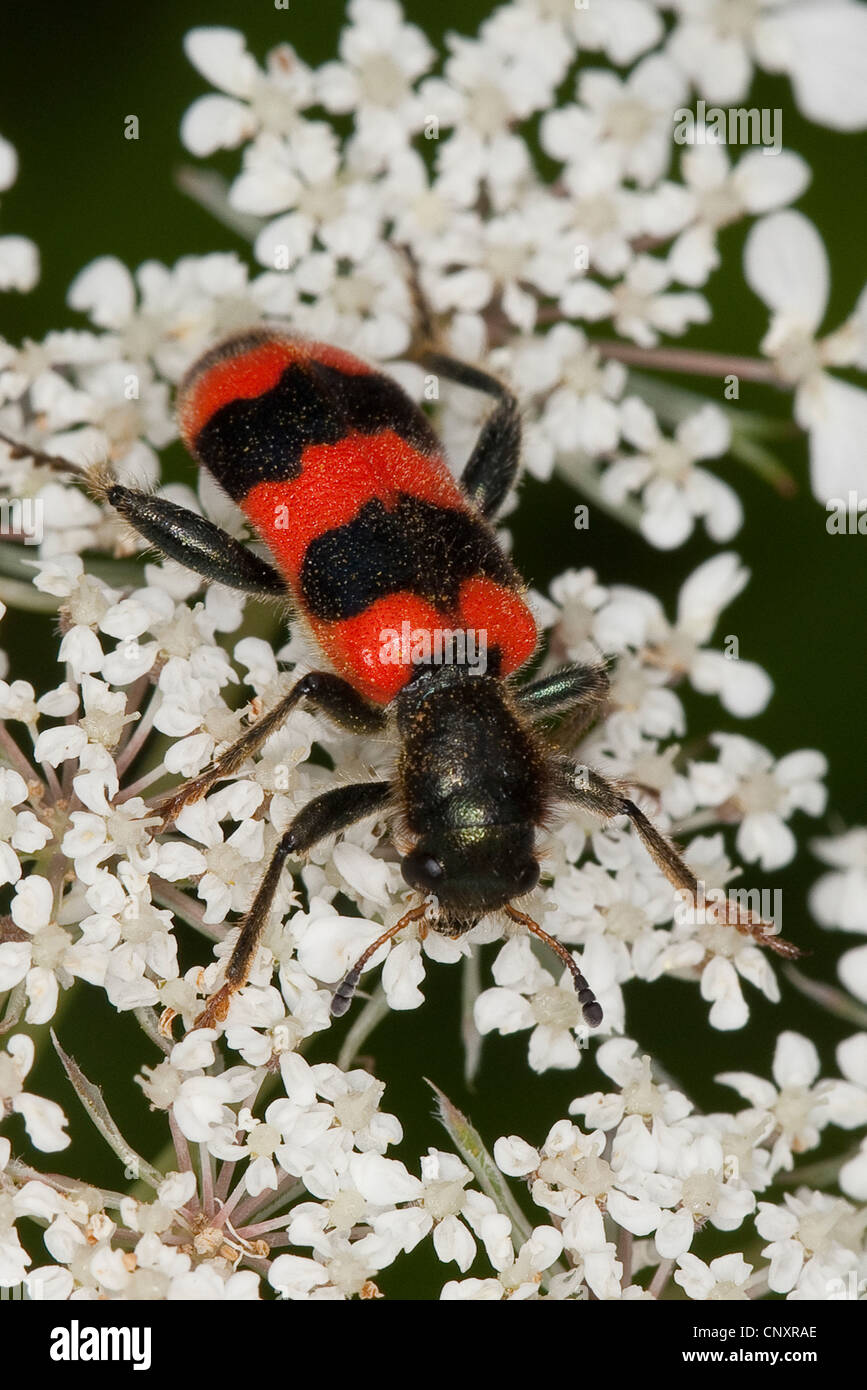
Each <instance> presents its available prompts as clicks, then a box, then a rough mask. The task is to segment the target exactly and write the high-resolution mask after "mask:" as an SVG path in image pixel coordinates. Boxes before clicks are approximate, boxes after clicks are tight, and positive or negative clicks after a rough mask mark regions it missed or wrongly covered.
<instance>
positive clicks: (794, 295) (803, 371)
mask: <svg viewBox="0 0 867 1390" xmlns="http://www.w3.org/2000/svg"><path fill="white" fill-rule="evenodd" d="M862 13H863V12H862ZM864 18H865V21H867V14H865V15H864ZM865 38H867V32H865ZM744 271H745V275H746V279H747V283H748V284H749V285H750V287H751V288H752V289H753V291H754V292H755V293H756V294H757V295H758V296H759V298H760V299H762V300H763V301H764V302H765V304H767V306H768V308H769V309H770V310H771V311H772V317H771V323H770V327H769V329H768V332H767V334H766V335H765V337H764V339H763V340H762V345H761V346H762V352H764V353H765V354H766V355H767V356H768V357H770V358H772V359H773V362H774V364H775V366H776V369H777V372H778V374H779V376H780V378H781V380H782V381H784V382H785V383H787V384H788V385H789V386H792V387H794V388H795V418H796V419H797V421H798V424H799V425H801V426H802V428H803V429H805V430H807V431H808V432H809V435H810V477H811V481H812V485H813V493H814V495H815V496H816V497H817V498H818V499H819V501H820V502H822V503H824V504H825V505H827V504H828V503H829V501H830V500H831V499H832V498H843V499H844V500H845V499H846V497H847V494H848V492H849V490H850V489H854V490H856V491H857V492H858V493H859V495H861V496H863V495H864V494H865V493H867V470H865V467H864V460H863V450H862V448H861V440H862V439H863V436H864V430H865V428H867V391H864V390H862V389H861V388H860V387H858V386H852V385H851V384H850V383H849V382H846V381H841V380H840V379H839V378H838V377H835V376H831V375H829V374H828V372H827V371H826V370H825V369H826V368H827V367H845V366H852V365H858V366H860V367H862V368H863V367H864V366H865V365H867V323H865V295H864V294H863V293H862V297H861V299H860V300H859V302H858V306H857V309H856V312H855V314H854V315H853V316H852V317H851V318H850V319H848V320H847V321H846V323H844V324H843V325H842V327H841V328H839V329H837V330H836V332H834V333H831V334H830V335H829V336H828V337H826V338H822V339H819V338H818V337H817V333H818V330H819V327H820V325H821V323H822V320H823V318H824V316H825V310H826V308H827V305H828V296H829V268H828V257H827V254H826V252H825V247H824V244H823V242H822V238H821V237H820V235H819V233H818V232H817V231H816V228H815V227H814V226H813V224H812V222H810V221H808V220H807V218H806V217H804V216H803V215H802V214H801V213H799V212H776V213H772V214H771V216H770V217H763V218H762V219H761V220H760V221H759V222H757V223H756V225H755V226H754V227H753V228H752V230H751V231H750V235H749V237H748V238H747V244H746V247H745V249H744Z"/></svg>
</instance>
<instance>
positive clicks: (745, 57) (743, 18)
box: [667, 0, 867, 130]
mask: <svg viewBox="0 0 867 1390" xmlns="http://www.w3.org/2000/svg"><path fill="white" fill-rule="evenodd" d="M669 8H674V9H676V10H677V11H678V12H679V13H680V14H681V15H682V16H683V19H682V20H681V22H680V23H679V24H678V25H677V27H676V28H675V31H674V33H673V34H672V36H671V39H670V40H669V42H668V45H667V48H668V53H669V54H670V56H671V57H672V58H674V59H675V61H676V62H677V63H679V64H680V65H681V67H682V68H683V70H684V71H685V72H686V73H688V74H689V76H690V77H691V78H692V80H693V82H694V84H695V86H696V87H697V88H698V90H699V91H701V92H702V93H703V95H704V96H705V97H707V98H708V100H709V101H710V102H717V103H720V104H725V105H728V104H729V103H731V102H738V101H740V100H741V99H742V98H744V97H746V95H747V92H748V90H749V87H750V82H751V79H752V65H753V62H756V63H757V64H758V65H759V66H760V67H763V68H766V69H767V70H768V71H770V72H784V73H787V74H788V76H789V77H790V78H791V80H792V87H793V88H794V93H795V100H796V102H797V104H798V106H799V108H800V110H801V111H803V112H804V114H805V115H806V116H808V117H809V118H810V119H811V120H813V121H819V122H821V123H822V124H823V125H829V126H833V127H834V128H835V129H837V130H858V129H860V128H861V127H862V126H864V125H867V104H865V99H864V87H863V83H861V82H860V81H859V77H858V74H859V72H861V71H863V63H862V59H863V55H864V53H865V51H867V16H865V14H864V10H863V7H862V6H860V5H857V4H854V3H852V0H758V3H757V4H750V5H739V6H737V7H733V6H732V5H731V4H730V3H729V0H707V3H700V4H696V0H672V4H671V5H670V6H669Z"/></svg>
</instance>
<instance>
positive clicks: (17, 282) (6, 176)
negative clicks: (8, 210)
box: [0, 135, 39, 291]
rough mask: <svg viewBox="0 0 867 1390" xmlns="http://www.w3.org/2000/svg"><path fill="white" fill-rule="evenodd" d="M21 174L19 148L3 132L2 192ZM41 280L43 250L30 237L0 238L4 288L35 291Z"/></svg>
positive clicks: (0, 150)
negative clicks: (4, 136) (40, 258)
mask: <svg viewBox="0 0 867 1390" xmlns="http://www.w3.org/2000/svg"><path fill="white" fill-rule="evenodd" d="M17 176H18V156H17V154H16V152H15V149H14V147H13V146H12V145H10V143H9V141H8V140H5V139H4V138H3V136H2V135H0V192H5V190H6V189H7V188H11V187H12V184H13V183H14V182H15V180H16V178H17ZM38 279H39V251H38V248H37V247H36V246H35V245H34V243H33V242H32V241H31V240H30V238H29V237H25V236H2V237H0V290H24V291H26V290H32V289H33V286H34V285H35V284H36V282H37V280H38Z"/></svg>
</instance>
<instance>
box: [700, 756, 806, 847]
mask: <svg viewBox="0 0 867 1390" xmlns="http://www.w3.org/2000/svg"><path fill="white" fill-rule="evenodd" d="M711 742H712V743H713V744H715V745H716V747H717V748H718V749H719V759H718V761H717V762H716V763H694V764H693V767H692V771H691V780H692V783H693V786H694V788H695V791H696V795H697V798H698V800H699V802H700V803H701V804H703V805H706V806H711V805H714V806H719V805H722V804H724V803H725V804H728V805H730V806H731V808H732V810H733V811H734V812H736V814H737V815H739V816H740V817H741V818H742V819H741V823H740V826H739V827H738V833H737V838H736V844H737V849H738V853H739V854H740V855H742V856H743V858H744V859H747V860H749V861H751V862H752V861H755V862H757V863H758V864H759V866H760V867H761V868H762V869H765V870H767V869H777V868H780V867H781V866H782V865H783V864H788V863H789V861H790V860H791V859H792V858H793V856H794V854H795V849H796V844H795V837H794V835H793V833H792V831H791V830H790V829H789V826H788V825H787V823H786V822H787V821H788V819H789V817H790V816H791V815H792V813H793V812H794V811H796V810H799V811H804V812H805V813H806V814H807V815H808V816H819V815H821V814H822V812H823V810H824V809H825V801H826V797H827V793H826V790H825V788H824V786H823V785H822V783H821V781H820V779H821V778H822V777H823V776H824V775H825V772H826V770H827V762H826V760H825V758H824V757H823V756H822V754H821V753H819V752H816V751H815V750H814V749H806V748H805V749H802V750H801V751H800V752H797V753H789V754H787V755H786V757H784V758H781V759H780V760H779V762H777V763H776V764H775V762H774V759H773V757H772V756H771V754H770V753H769V752H768V751H767V749H765V748H762V747H761V746H760V745H759V744H758V743H755V742H754V741H753V740H752V739H748V738H744V737H743V736H742V735H741V734H714V735H712V737H711Z"/></svg>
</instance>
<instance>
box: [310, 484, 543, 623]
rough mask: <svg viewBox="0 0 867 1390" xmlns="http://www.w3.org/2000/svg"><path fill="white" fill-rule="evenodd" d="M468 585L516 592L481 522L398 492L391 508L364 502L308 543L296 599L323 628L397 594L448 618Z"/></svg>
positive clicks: (514, 577) (510, 570)
mask: <svg viewBox="0 0 867 1390" xmlns="http://www.w3.org/2000/svg"><path fill="white" fill-rule="evenodd" d="M475 578H479V579H492V580H494V581H495V582H496V583H498V584H505V585H507V586H508V587H510V588H517V587H518V586H519V585H520V580H519V578H518V576H517V574H516V572H515V570H514V569H513V568H512V565H511V563H510V561H509V560H508V559H507V558H506V556H505V555H504V554H503V552H502V551H501V549H500V547H499V546H498V545H497V542H496V540H495V538H494V535H493V533H492V532H491V531H490V530H489V529H488V527H487V526H486V525H485V523H484V522H483V521H480V520H479V519H478V518H477V517H476V516H473V515H472V514H471V513H470V512H464V511H459V510H458V509H457V508H453V507H438V506H436V505H435V504H434V503H432V502H425V501H422V500H421V499H420V498H417V497H413V496H412V495H411V494H410V493H400V494H399V495H398V497H397V500H396V502H395V504H394V505H393V506H392V507H386V506H385V503H384V502H383V501H382V500H381V499H380V498H378V497H377V498H373V499H372V500H371V501H368V502H365V503H364V504H363V506H362V507H360V508H359V510H358V512H357V513H356V515H355V516H354V517H353V518H352V520H351V521H348V522H346V523H345V524H344V525H343V526H338V527H335V529H334V530H332V531H325V532H323V534H322V535H321V536H317V537H316V538H315V540H312V541H311V542H310V545H309V546H308V548H307V553H306V554H305V556H304V563H303V565H302V567H301V594H302V598H303V600H304V604H305V607H306V608H307V609H308V610H309V612H310V613H311V615H312V616H313V617H316V618H321V619H322V620H323V621H325V622H339V621H340V620H341V619H344V618H354V617H357V615H358V614H359V613H363V612H364V611H365V609H367V608H369V607H370V605H371V604H372V603H374V602H375V601H376V600H377V599H378V598H384V597H385V595H387V594H394V593H398V592H399V591H401V590H408V591H409V592H410V593H413V594H417V595H418V596H419V598H423V599H426V600H427V602H428V603H430V604H432V605H433V606H434V607H435V608H437V609H439V610H440V611H441V612H442V613H449V612H454V610H455V608H456V607H457V601H458V595H459V593H460V589H461V585H462V584H463V583H464V581H465V580H467V579H475Z"/></svg>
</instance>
